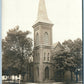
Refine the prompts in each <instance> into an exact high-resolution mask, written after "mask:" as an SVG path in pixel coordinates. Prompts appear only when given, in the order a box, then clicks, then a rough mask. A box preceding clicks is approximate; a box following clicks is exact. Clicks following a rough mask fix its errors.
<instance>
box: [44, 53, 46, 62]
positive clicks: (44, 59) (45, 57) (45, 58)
mask: <svg viewBox="0 0 84 84" xmlns="http://www.w3.org/2000/svg"><path fill="white" fill-rule="evenodd" d="M45 60H46V53H44V61H45Z"/></svg>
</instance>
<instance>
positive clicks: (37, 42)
mask: <svg viewBox="0 0 84 84" xmlns="http://www.w3.org/2000/svg"><path fill="white" fill-rule="evenodd" d="M38 44H39V34H38V33H37V34H36V45H38Z"/></svg>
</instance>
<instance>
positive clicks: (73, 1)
mask: <svg viewBox="0 0 84 84" xmlns="http://www.w3.org/2000/svg"><path fill="white" fill-rule="evenodd" d="M38 3H39V0H2V38H4V37H5V36H6V33H7V31H8V30H9V29H11V28H14V27H15V26H16V25H19V27H20V29H21V30H23V31H26V30H29V31H31V35H30V37H32V38H33V37H34V36H33V28H32V25H33V24H34V22H35V21H36V19H37V12H38ZM45 3H46V8H47V14H48V17H49V19H50V20H51V21H52V23H53V24H54V26H53V35H52V38H53V43H56V42H58V41H60V42H63V41H64V40H68V39H72V40H74V39H76V38H82V0H45Z"/></svg>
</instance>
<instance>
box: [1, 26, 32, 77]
mask: <svg viewBox="0 0 84 84" xmlns="http://www.w3.org/2000/svg"><path fill="white" fill-rule="evenodd" d="M29 34H30V32H29V31H26V32H23V31H21V30H19V26H16V27H15V28H14V29H11V30H9V31H8V32H7V36H6V38H5V39H3V40H2V71H3V74H8V75H11V74H24V73H26V67H25V61H26V60H28V57H29V56H30V55H31V54H32V39H31V38H29V37H28V35H29Z"/></svg>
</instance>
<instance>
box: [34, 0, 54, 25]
mask: <svg viewBox="0 0 84 84" xmlns="http://www.w3.org/2000/svg"><path fill="white" fill-rule="evenodd" d="M38 22H44V23H49V24H52V22H51V21H50V20H49V19H48V16H47V11H46V6H45V1H44V0H39V7H38V16H37V20H36V22H35V23H38Z"/></svg>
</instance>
